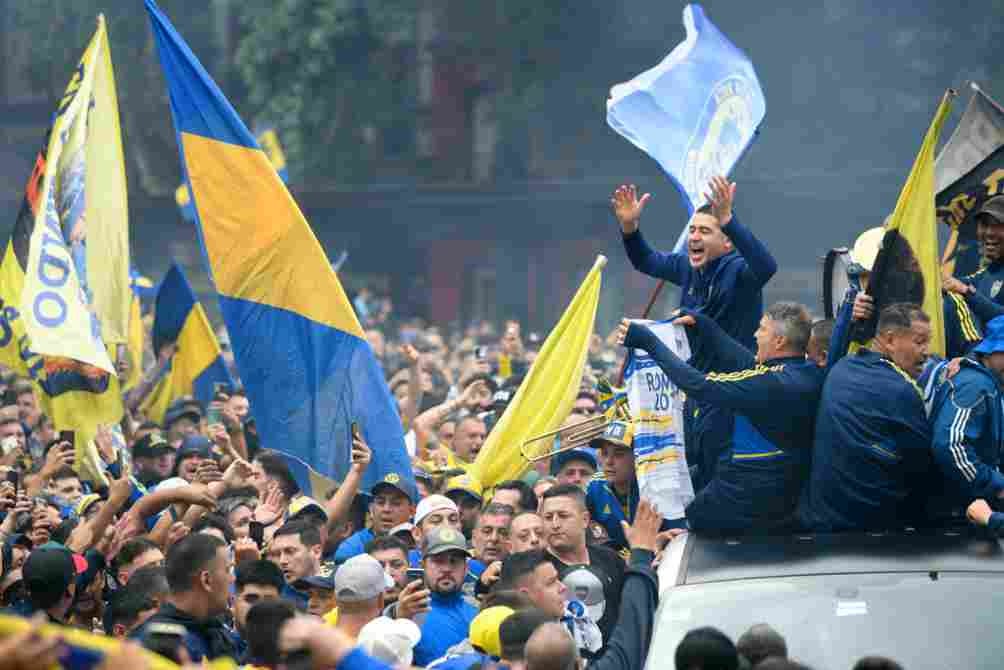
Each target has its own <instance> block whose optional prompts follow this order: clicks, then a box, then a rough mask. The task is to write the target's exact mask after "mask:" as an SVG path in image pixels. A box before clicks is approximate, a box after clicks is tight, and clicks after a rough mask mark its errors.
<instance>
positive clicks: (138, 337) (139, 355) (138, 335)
mask: <svg viewBox="0 0 1004 670" xmlns="http://www.w3.org/2000/svg"><path fill="white" fill-rule="evenodd" d="M143 341H144V337H143V309H142V305H141V304H140V299H139V296H138V295H135V294H133V296H132V300H131V302H130V305H129V341H128V342H127V345H126V354H125V355H126V357H127V358H128V359H129V374H128V376H127V377H126V381H125V384H124V385H123V386H124V390H126V391H128V390H130V389H133V388H135V387H136V385H137V384H139V381H140V379H142V378H143Z"/></svg>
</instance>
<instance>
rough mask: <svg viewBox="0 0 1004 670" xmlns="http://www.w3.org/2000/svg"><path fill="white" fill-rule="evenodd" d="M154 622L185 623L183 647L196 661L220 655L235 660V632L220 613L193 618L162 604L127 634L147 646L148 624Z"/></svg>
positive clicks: (237, 643)
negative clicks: (224, 621) (205, 617)
mask: <svg viewBox="0 0 1004 670" xmlns="http://www.w3.org/2000/svg"><path fill="white" fill-rule="evenodd" d="M154 623H170V624H179V625H181V626H184V627H185V630H186V631H188V633H187V634H186V635H185V639H184V644H185V649H186V650H187V651H188V655H189V657H190V658H191V659H192V661H193V662H196V663H198V662H200V661H201V660H202V659H204V658H205V659H209V660H213V659H215V658H219V657H221V656H226V657H229V658H232V659H234V660H236V659H237V656H238V654H239V653H240V649H239V647H240V644H239V642H238V637H237V634H236V633H235V632H234V631H232V630H231V629H230V628H228V627H227V626H226V625H225V624H224V623H223V621H222V620H221V619H220V618H219V617H211V618H209V619H203V620H200V619H196V618H194V617H192V616H191V615H189V614H188V613H187V612H183V611H182V610H180V609H178V608H177V607H175V606H174V605H172V604H171V603H165V604H163V605H161V606H160V610H158V611H157V613H156V614H154V615H153V616H152V617H150V619H149V620H147V621H146V622H145V623H144V624H143V625H142V626H140V627H139V628H137V629H136V630H135V631H133V633H132V634H131V635H130V637H132V638H135V639H137V640H139V641H140V643H141V644H143V645H144V646H146V636H147V632H148V631H149V628H150V625H151V624H154Z"/></svg>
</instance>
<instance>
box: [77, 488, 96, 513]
mask: <svg viewBox="0 0 1004 670" xmlns="http://www.w3.org/2000/svg"><path fill="white" fill-rule="evenodd" d="M99 500H101V496H99V495H98V494H97V493H88V494H87V495H85V496H84V497H83V498H81V499H80V501H79V502H78V503H77V506H76V507H75V508H74V510H73V511H74V512H76V514H77V516H83V515H84V514H85V513H86V512H87V510H88V509H90V507H91V505H93V504H94V503H96V502H98V501H99Z"/></svg>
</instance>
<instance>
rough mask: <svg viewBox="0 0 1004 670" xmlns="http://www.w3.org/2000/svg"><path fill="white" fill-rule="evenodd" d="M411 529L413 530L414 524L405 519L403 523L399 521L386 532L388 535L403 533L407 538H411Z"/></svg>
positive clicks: (393, 535) (394, 535)
mask: <svg viewBox="0 0 1004 670" xmlns="http://www.w3.org/2000/svg"><path fill="white" fill-rule="evenodd" d="M413 530H415V524H413V523H411V522H410V521H405V522H404V523H399V524H397V525H396V526H394V527H393V528H391V529H390V530H388V531H387V534H388V535H390V536H391V537H396V536H398V535H404V536H406V537H407V538H411V531H413ZM406 541H407V540H406Z"/></svg>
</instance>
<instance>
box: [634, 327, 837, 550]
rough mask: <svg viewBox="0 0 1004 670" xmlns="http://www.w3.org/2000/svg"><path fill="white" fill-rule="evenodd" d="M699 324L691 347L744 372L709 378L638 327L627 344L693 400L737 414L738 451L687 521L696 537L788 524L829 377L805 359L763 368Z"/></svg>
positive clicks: (734, 448) (696, 502)
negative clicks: (707, 532)
mask: <svg viewBox="0 0 1004 670" xmlns="http://www.w3.org/2000/svg"><path fill="white" fill-rule="evenodd" d="M694 316H695V318H696V319H697V321H698V325H697V329H696V333H697V335H696V336H695V337H692V338H691V339H696V340H698V341H699V342H700V344H701V347H702V348H703V352H702V354H703V355H704V356H705V357H706V358H707V360H710V361H716V362H717V361H722V362H723V363H724V365H725V367H726V369H731V370H734V369H737V368H739V371H737V372H726V373H711V374H708V375H705V374H703V373H701V372H700V371H698V370H697V369H695V368H693V367H691V366H690V365H688V364H687V363H685V362H684V361H683V360H681V359H680V358H679V357H678V356H676V354H674V353H673V352H672V351H670V350H669V349H668V348H667V347H666V346H665V345H664V344H663V343H662V341H660V340H659V338H658V337H656V336H655V335H653V333H652V331H651V330H649V329H648V328H647V327H645V326H643V325H640V324H632V326H631V328H630V329H629V330H628V335H627V338H626V340H625V346H629V347H635V348H639V349H644V350H645V351H647V352H648V353H649V354H650V355H651V356H652V358H653V360H655V361H656V363H658V364H659V367H660V368H661V369H662V370H663V372H665V373H666V375H667V376H668V377H669V378H670V379H671V380H672V381H673V383H674V384H676V385H677V386H678V387H679V388H680V389H682V390H683V391H684V392H685V393H687V395H688V397H692V398H695V399H697V400H698V401H700V402H702V403H708V404H711V405H714V406H716V407H720V408H724V409H727V410H729V411H733V412H735V426H734V429H733V433H732V443H731V446H730V448H729V450H728V451H727V453H726V454H725V456H724V457H723V458H722V460H721V461H720V462H719V464H718V467H717V470H716V473H715V475H714V477H713V478H712V479H711V481H710V482H708V484H707V486H705V487H704V488H703V489H702V490H701V491H699V492H698V493H697V496H696V497H695V498H694V501H693V502H692V503H691V504H690V506H689V507H688V508H687V520H688V521H689V522H690V525H691V527H692V528H694V529H695V530H734V531H739V530H767V529H771V528H776V527H780V526H783V525H786V524H789V523H790V522H791V521H792V517H793V514H794V511H795V508H796V505H797V503H798V498H799V494H800V492H801V488H802V484H803V482H804V481H805V477H806V476H807V474H808V467H809V461H810V459H811V453H812V439H813V433H814V429H813V426H814V423H815V419H816V407H817V405H818V403H819V394H820V390H821V388H822V384H823V376H824V371H823V370H822V369H820V368H819V367H818V366H817V365H815V363H813V362H811V361H806V359H805V356H804V355H803V356H795V357H788V358H776V359H772V360H769V361H765V362H764V363H762V364H759V365H757V364H756V360H755V357H754V356H753V355H752V354H751V353H750V352H749V351H748V350H746V349H744V348H743V347H742V346H741V345H740V344H739V343H738V342H735V341H734V340H732V339H731V338H729V337H728V335H726V334H725V333H724V332H723V331H722V330H721V329H720V328H718V326H717V325H716V324H715V323H714V322H712V321H711V320H710V319H707V318H706V317H703V316H702V315H694ZM741 368H745V369H741Z"/></svg>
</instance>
